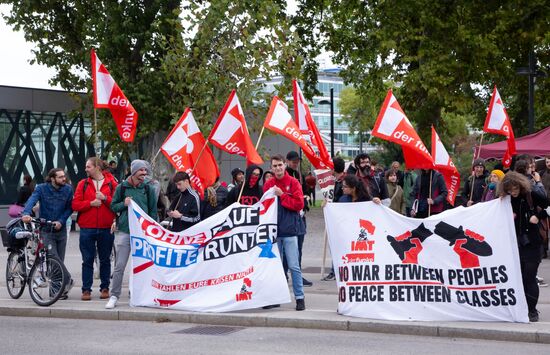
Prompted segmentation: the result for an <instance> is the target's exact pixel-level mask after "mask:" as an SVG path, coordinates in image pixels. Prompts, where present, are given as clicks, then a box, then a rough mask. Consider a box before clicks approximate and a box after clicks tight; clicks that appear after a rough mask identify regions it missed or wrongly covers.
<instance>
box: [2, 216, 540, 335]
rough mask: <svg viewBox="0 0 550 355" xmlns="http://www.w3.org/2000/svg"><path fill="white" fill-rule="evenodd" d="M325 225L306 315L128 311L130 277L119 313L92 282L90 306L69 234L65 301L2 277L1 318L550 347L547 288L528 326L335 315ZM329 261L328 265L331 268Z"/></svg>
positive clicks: (312, 245) (308, 259)
mask: <svg viewBox="0 0 550 355" xmlns="http://www.w3.org/2000/svg"><path fill="white" fill-rule="evenodd" d="M323 228H324V222H323V220H322V213H321V211H320V210H319V209H315V210H313V211H312V212H311V213H310V214H309V217H308V235H307V237H306V241H305V244H304V259H303V261H302V263H303V269H304V272H305V273H304V276H305V277H306V278H307V279H309V280H310V281H313V283H314V284H313V286H312V287H309V288H305V295H306V311H304V312H296V311H295V310H294V303H293V302H292V303H289V304H286V305H282V306H281V308H275V309H271V310H263V309H253V310H247V311H238V312H228V313H194V312H182V311H174V310H166V309H153V308H132V307H129V306H128V292H127V287H128V280H127V277H128V272H126V275H125V276H126V280H125V283H124V290H123V293H122V297H121V299H120V301H119V304H118V306H117V308H115V309H114V310H106V309H105V308H104V307H105V303H106V301H104V300H99V291H98V290H97V287H98V285H99V280H94V292H93V293H92V301H89V302H83V301H80V295H81V291H80V287H81V284H82V283H81V272H80V265H81V257H80V251H79V249H78V233H74V232H73V233H71V237H70V239H69V244H68V249H67V256H66V264H67V267H68V268H69V270H70V271H71V273H72V275H73V278H74V280H75V283H76V284H75V287H74V288H73V289H72V291H71V294H70V296H69V299H68V300H64V301H58V302H57V303H56V304H54V305H53V306H51V307H39V306H37V305H36V304H35V303H34V302H33V301H32V300H31V299H30V296H29V294H28V291H27V290H26V291H25V293H24V294H23V296H22V297H21V298H20V299H18V300H13V299H11V298H10V297H9V295H8V293H7V291H6V287H5V276H2V277H0V315H4V316H28V317H55V318H79V319H104V320H140V321H156V322H163V321H173V322H186V323H202V324H215V325H232V326H245V327H259V326H261V327H292V328H310V329H331V330H351V331H364V332H375V333H390V334H407V335H425V336H442V337H462V338H475V339H484V340H501V341H514V342H518V341H520V342H533V343H545V344H550V287H545V288H541V289H540V299H539V306H538V308H539V311H540V313H541V314H540V322H538V323H531V324H519V323H503V322H489V323H481V322H405V321H381V320H373V319H362V318H353V317H346V316H341V315H338V314H337V313H336V308H337V293H336V284H335V282H334V281H330V282H328V281H319V279H320V265H321V263H322V254H323V232H324V230H323ZM6 259H7V253H6V250H5V249H2V250H1V251H0V270H2V273H3V272H4V271H3V270H5V264H6ZM329 260H330V259H328V260H327V265H328V264H329ZM327 271H328V270H327ZM539 275H540V276H542V277H544V278H545V279H546V281H550V260H548V259H546V260H544V261H543V263H542V264H541V267H540V269H539Z"/></svg>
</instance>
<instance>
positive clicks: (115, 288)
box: [105, 159, 158, 309]
mask: <svg viewBox="0 0 550 355" xmlns="http://www.w3.org/2000/svg"><path fill="white" fill-rule="evenodd" d="M150 173H151V172H150V168H149V163H147V162H146V161H144V160H139V159H136V160H134V161H132V163H131V165H130V176H128V178H127V179H126V180H124V181H123V182H122V183H121V184H119V185H118V186H117V188H116V189H115V195H114V196H113V199H112V201H111V210H112V211H113V212H115V213H117V214H118V218H117V228H118V231H117V233H116V235H115V246H116V251H117V253H116V260H115V270H114V272H113V282H112V287H111V297H110V298H109V302H107V304H106V305H105V308H107V309H113V308H115V307H116V304H117V302H118V299H119V298H120V293H121V289H122V279H123V276H124V269H126V264H127V263H128V258H129V257H130V229H129V225H128V205H129V204H130V201H134V202H135V203H136V204H137V205H138V206H139V207H141V209H143V211H144V212H145V213H146V214H148V215H149V216H150V217H151V218H153V219H155V220H157V219H158V217H157V199H156V194H155V191H154V190H153V189H152V188H151V187H150V186H149V185H147V184H146V183H145V178H146V176H147V175H150Z"/></svg>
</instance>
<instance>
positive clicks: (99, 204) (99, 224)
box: [72, 157, 118, 301]
mask: <svg viewBox="0 0 550 355" xmlns="http://www.w3.org/2000/svg"><path fill="white" fill-rule="evenodd" d="M86 175H88V177H87V178H85V179H82V180H80V182H79V183H78V185H77V186H76V190H75V194H74V198H73V203H72V207H73V210H74V211H76V212H78V215H77V219H76V223H78V225H79V226H80V239H79V245H80V253H81V254H82V297H81V300H82V301H90V300H91V299H92V284H93V275H94V258H95V253H96V250H97V254H98V257H99V276H100V279H101V283H100V285H99V290H100V296H99V298H100V299H107V298H109V296H110V295H109V284H110V282H111V260H110V258H111V252H112V249H113V242H114V239H115V237H114V235H113V233H111V224H112V223H113V221H114V219H115V214H114V212H113V211H111V202H112V199H113V195H114V192H115V189H116V187H117V185H118V184H117V182H116V179H115V178H114V177H113V175H112V174H111V173H110V172H109V171H108V170H106V169H105V163H104V162H103V161H102V160H101V159H99V158H97V157H92V158H89V159H88V160H87V161H86Z"/></svg>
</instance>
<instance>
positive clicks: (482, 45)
mask: <svg viewBox="0 0 550 355" xmlns="http://www.w3.org/2000/svg"><path fill="white" fill-rule="evenodd" d="M549 10H550V3H549V2H548V1H545V0H535V1H513V2H512V1H510V2H504V3H503V2H498V1H474V2H471V1H439V2H437V1H436V2H433V1H428V0H420V1H417V0H414V1H411V0H406V1H356V0H340V1H328V0H323V1H313V0H302V1H300V2H299V13H300V14H302V17H301V18H300V19H299V20H297V21H296V22H297V23H296V26H297V27H298V28H300V31H301V33H302V36H301V38H302V40H303V41H304V46H303V47H304V48H312V49H311V51H312V53H316V51H319V48H322V49H325V50H330V51H332V52H333V53H334V57H333V59H334V61H335V62H337V63H340V64H341V65H342V66H343V68H344V69H343V71H342V72H341V75H342V76H343V77H344V79H345V81H346V82H347V83H349V84H353V85H354V86H355V87H356V88H357V89H358V90H362V89H363V88H365V90H364V91H369V90H372V89H375V90H376V89H378V93H377V95H378V97H384V96H385V91H386V90H382V88H383V83H384V82H385V81H393V82H394V83H399V84H400V85H399V87H398V88H395V90H394V91H395V95H396V97H397V99H398V101H399V102H400V104H401V106H402V107H403V109H404V110H405V112H406V113H407V115H408V117H409V118H410V119H411V121H413V122H414V123H415V125H416V126H417V129H418V131H419V134H420V136H421V137H422V138H423V139H424V140H425V141H426V140H429V136H430V133H429V132H430V126H431V125H432V124H433V125H435V126H440V125H441V124H442V123H444V122H442V121H445V118H444V117H443V116H444V113H447V114H458V115H463V116H468V117H473V118H474V120H475V121H474V123H475V127H478V128H481V125H482V122H483V120H484V119H485V110H486V108H487V104H488V102H489V95H490V93H491V91H492V88H493V86H494V85H495V84H496V85H498V87H499V90H500V93H501V96H502V97H503V100H504V102H505V104H506V105H507V106H508V113H509V115H510V117H511V118H512V124H513V126H514V128H515V130H516V131H517V133H518V135H520V134H522V133H525V131H526V126H527V125H526V122H527V98H526V95H527V79H526V78H525V77H520V76H518V75H516V68H517V67H518V66H525V65H527V56H528V53H529V51H530V50H532V49H533V50H534V51H535V53H536V54H537V57H538V64H539V65H540V66H542V67H545V66H547V65H548V63H549V61H550V54H549V51H548V48H549V46H548V45H549V43H550V42H549V40H550V36H549V35H548V33H550V31H549V30H550V22H549V20H548V18H549V16H548V15H549V14H550V11H549ZM546 81H547V80H546ZM546 81H545V80H542V81H541V83H540V84H538V85H539V87H538V90H539V91H538V94H537V108H538V109H539V111H538V113H537V126H538V127H540V126H543V125H547V124H548V123H549V119H548V118H547V117H548V116H547V115H546V113H548V106H549V105H548V102H549V101H548V99H550V98H549V97H548V96H549V94H548V90H547V87H548V85H550V83H546ZM449 127H450V126H449V125H441V132H440V134H442V135H445V134H446V130H447V129H448V128H449Z"/></svg>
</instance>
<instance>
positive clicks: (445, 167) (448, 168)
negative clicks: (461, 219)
mask: <svg viewBox="0 0 550 355" xmlns="http://www.w3.org/2000/svg"><path fill="white" fill-rule="evenodd" d="M432 157H433V159H434V168H435V170H437V171H439V172H440V173H441V175H443V179H444V180H445V185H446V186H447V190H448V193H447V201H448V202H449V203H450V204H451V205H452V206H454V205H455V198H456V194H457V193H458V190H459V189H460V174H459V173H458V169H457V168H456V166H455V165H454V163H453V161H452V160H451V157H450V156H449V153H447V149H445V146H444V145H443V142H442V141H441V139H440V138H439V135H438V134H437V132H436V131H435V129H434V127H433V126H432Z"/></svg>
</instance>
